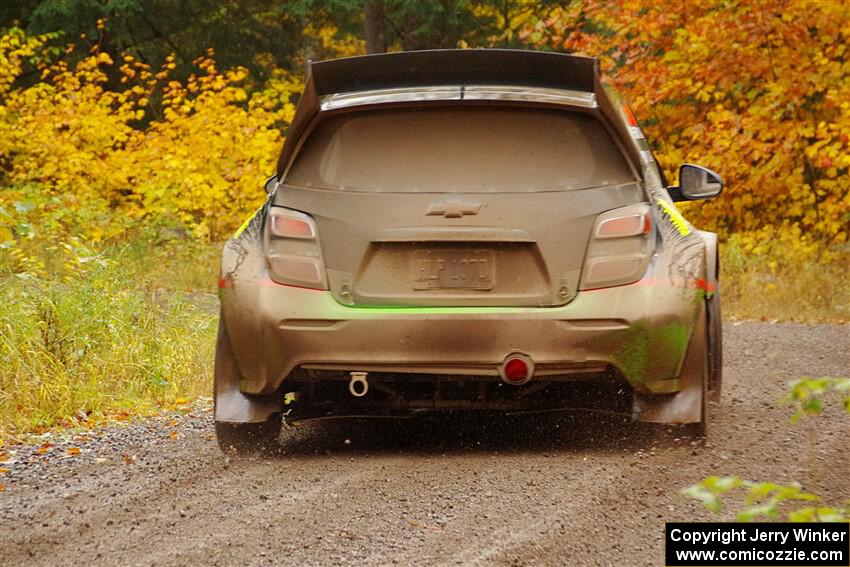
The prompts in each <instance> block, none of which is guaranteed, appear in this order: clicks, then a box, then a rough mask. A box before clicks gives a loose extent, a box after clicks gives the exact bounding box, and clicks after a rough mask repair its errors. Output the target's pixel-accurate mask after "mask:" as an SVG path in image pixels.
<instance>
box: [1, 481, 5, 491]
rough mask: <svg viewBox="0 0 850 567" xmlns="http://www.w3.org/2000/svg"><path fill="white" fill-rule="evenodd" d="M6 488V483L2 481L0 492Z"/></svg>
mask: <svg viewBox="0 0 850 567" xmlns="http://www.w3.org/2000/svg"><path fill="white" fill-rule="evenodd" d="M4 490H6V485H5V484H3V483H2V482H0V492H3V491H4Z"/></svg>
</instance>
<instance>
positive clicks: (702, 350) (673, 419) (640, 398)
mask: <svg viewBox="0 0 850 567" xmlns="http://www.w3.org/2000/svg"><path fill="white" fill-rule="evenodd" d="M707 353H708V343H707V336H706V314H705V306H704V305H703V306H702V307H700V312H699V316H698V317H697V320H696V321H695V323H694V331H693V334H692V335H691V341H690V344H689V345H688V351H687V353H686V354H685V360H684V362H683V363H682V372H681V374H679V383H680V385H681V390H679V392H677V393H675V394H670V395H658V394H655V395H651V394H639V393H637V392H635V395H634V408H633V410H634V413H635V414H636V415H637V416H638V419H639V420H640V421H647V422H652V423H677V424H684V423H699V422H701V421H703V419H704V418H705V414H704V412H703V409H704V408H703V405H704V404H705V403H706V402H707V400H705V399H704V397H705V384H706V380H707V379H708V356H707Z"/></svg>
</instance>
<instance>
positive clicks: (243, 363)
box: [221, 279, 701, 394]
mask: <svg viewBox="0 0 850 567" xmlns="http://www.w3.org/2000/svg"><path fill="white" fill-rule="evenodd" d="M699 292H700V290H698V289H695V288H694V287H693V286H692V285H686V284H685V283H681V284H679V285H674V284H673V283H672V282H659V281H655V280H649V279H645V280H641V281H639V282H637V283H635V284H632V285H628V286H620V287H616V288H608V289H602V290H595V291H585V292H581V293H579V294H578V296H577V297H576V298H575V299H574V300H573V301H571V302H570V303H569V304H568V305H565V306H563V307H546V308H492V307H480V308H449V307H433V308H428V307H415V308H379V307H373V308H368V307H348V306H345V305H342V304H340V303H338V302H337V301H336V300H335V299H334V298H333V296H332V295H331V294H330V293H329V292H325V291H314V290H308V289H301V288H296V287H290V286H283V285H278V284H276V283H274V282H272V281H271V280H268V279H256V280H247V281H241V282H238V283H235V284H234V283H232V282H231V285H228V286H224V288H223V289H222V290H221V300H222V313H223V315H224V322H225V324H226V327H227V330H228V334H229V336H230V340H231V343H232V345H233V350H234V355H235V359H236V363H237V367H238V371H239V375H240V376H239V377H240V380H239V390H241V391H242V392H243V393H246V394H269V393H272V392H275V391H276V390H277V389H278V388H279V387H280V386H281V384H282V383H283V381H284V380H285V379H286V378H287V377H288V376H289V375H290V374H291V373H292V372H293V370H295V369H296V368H317V369H335V370H365V371H392V372H399V373H404V372H413V373H429V374H447V375H459V376H462V375H477V376H481V375H491V376H498V367H499V365H500V364H501V363H502V362H503V360H504V359H505V357H506V355H508V354H510V353H512V352H523V353H525V354H527V355H529V356H531V357H532V358H533V359H534V362H535V365H536V372H535V377H534V378H532V380H535V379H545V377H546V376H556V375H563V374H569V373H572V372H583V373H587V372H593V371H594V370H601V369H604V368H605V367H607V366H609V365H610V366H613V367H614V368H616V369H617V370H618V371H619V372H620V373H621V374H622V375H623V377H624V378H625V379H626V380H627V381H628V383H629V384H630V385H631V387H632V388H633V389H634V390H635V391H636V392H638V393H646V394H666V393H674V392H677V391H679V389H680V384H679V379H678V377H679V375H680V370H681V366H682V361H683V359H684V357H685V352H686V350H687V347H688V343H689V340H690V337H691V333H692V330H693V327H694V322H695V319H696V318H697V316H698V313H699V309H700V305H701V302H700V301H697V300H696V299H697V298H699V297H701V296H700V295H699Z"/></svg>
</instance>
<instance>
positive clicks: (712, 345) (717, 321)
mask: <svg viewBox="0 0 850 567" xmlns="http://www.w3.org/2000/svg"><path fill="white" fill-rule="evenodd" d="M705 303H706V314H707V315H708V398H709V400H711V401H712V402H719V401H720V394H721V391H722V389H723V317H722V315H721V312H720V293H719V292H718V291H715V293H714V295H712V296H711V297H710V298H708V299H706V301H705Z"/></svg>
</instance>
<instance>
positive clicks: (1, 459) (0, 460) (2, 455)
mask: <svg viewBox="0 0 850 567" xmlns="http://www.w3.org/2000/svg"><path fill="white" fill-rule="evenodd" d="M8 459H9V455H7V454H6V453H3V452H0V463H5V462H6V461H7V460H8Z"/></svg>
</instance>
